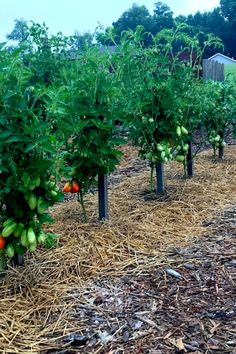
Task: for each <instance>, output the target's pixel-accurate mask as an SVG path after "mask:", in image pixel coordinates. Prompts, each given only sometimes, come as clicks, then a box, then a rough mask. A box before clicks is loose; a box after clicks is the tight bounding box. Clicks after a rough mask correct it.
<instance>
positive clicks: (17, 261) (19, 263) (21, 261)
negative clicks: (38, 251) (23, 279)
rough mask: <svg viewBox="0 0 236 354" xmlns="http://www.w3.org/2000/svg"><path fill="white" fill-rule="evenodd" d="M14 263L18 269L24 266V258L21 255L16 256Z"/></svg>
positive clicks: (13, 259)
mask: <svg viewBox="0 0 236 354" xmlns="http://www.w3.org/2000/svg"><path fill="white" fill-rule="evenodd" d="M12 263H13V265H14V266H16V267H20V266H22V265H24V256H21V255H19V254H17V255H15V256H14V257H13V258H12Z"/></svg>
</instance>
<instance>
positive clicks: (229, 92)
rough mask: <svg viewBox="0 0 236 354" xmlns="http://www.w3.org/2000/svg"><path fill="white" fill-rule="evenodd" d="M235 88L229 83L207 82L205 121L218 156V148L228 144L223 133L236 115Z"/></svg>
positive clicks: (208, 136) (210, 141)
mask: <svg viewBox="0 0 236 354" xmlns="http://www.w3.org/2000/svg"><path fill="white" fill-rule="evenodd" d="M235 96H236V95H235V89H234V87H233V86H232V85H231V84H230V83H228V82H225V83H222V82H213V81H212V82H211V81H209V82H207V83H205V100H204V101H205V102H204V103H205V112H204V113H205V114H204V115H203V122H204V125H205V128H206V132H207V138H208V141H209V143H210V144H211V146H212V148H213V152H214V157H215V156H216V152H217V150H218V149H219V148H220V147H221V148H223V147H224V146H225V145H226V142H225V141H224V138H223V134H224V132H225V130H226V128H227V127H228V126H229V125H230V124H232V120H233V119H234V117H235V113H236V111H235Z"/></svg>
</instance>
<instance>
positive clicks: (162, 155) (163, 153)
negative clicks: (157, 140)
mask: <svg viewBox="0 0 236 354" xmlns="http://www.w3.org/2000/svg"><path fill="white" fill-rule="evenodd" d="M165 157H166V153H165V151H162V152H161V159H162V160H164V158H165Z"/></svg>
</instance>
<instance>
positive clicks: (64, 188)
mask: <svg viewBox="0 0 236 354" xmlns="http://www.w3.org/2000/svg"><path fill="white" fill-rule="evenodd" d="M63 192H65V193H69V192H71V183H70V182H66V184H65V185H64V187H63Z"/></svg>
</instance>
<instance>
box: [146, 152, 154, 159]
mask: <svg viewBox="0 0 236 354" xmlns="http://www.w3.org/2000/svg"><path fill="white" fill-rule="evenodd" d="M152 157H153V155H152V152H148V153H147V154H146V159H148V160H152Z"/></svg>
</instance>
